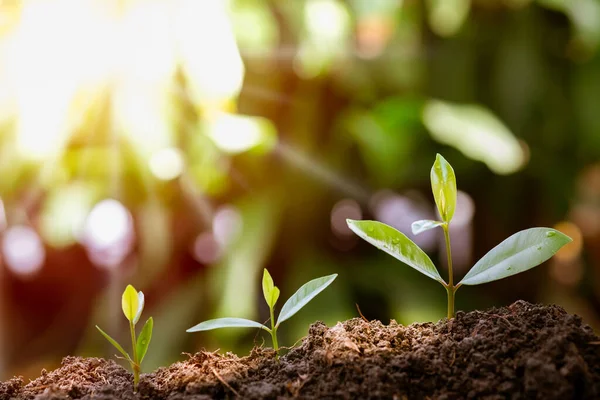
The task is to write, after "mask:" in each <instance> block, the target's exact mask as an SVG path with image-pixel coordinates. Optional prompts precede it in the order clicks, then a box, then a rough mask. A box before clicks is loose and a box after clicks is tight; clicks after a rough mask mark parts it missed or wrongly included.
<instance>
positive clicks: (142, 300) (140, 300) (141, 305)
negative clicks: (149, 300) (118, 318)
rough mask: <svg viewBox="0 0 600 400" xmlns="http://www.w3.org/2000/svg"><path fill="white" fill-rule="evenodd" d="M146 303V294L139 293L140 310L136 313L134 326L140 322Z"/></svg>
mask: <svg viewBox="0 0 600 400" xmlns="http://www.w3.org/2000/svg"><path fill="white" fill-rule="evenodd" d="M145 303H146V300H145V299H144V293H142V292H138V308H137V312H136V313H135V318H134V319H133V324H134V325H135V324H137V323H138V321H139V320H140V317H141V316H142V311H144V304H145Z"/></svg>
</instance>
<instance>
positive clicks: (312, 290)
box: [187, 269, 337, 352]
mask: <svg viewBox="0 0 600 400" xmlns="http://www.w3.org/2000/svg"><path fill="white" fill-rule="evenodd" d="M335 278H337V274H333V275H328V276H323V277H321V278H316V279H313V280H312V281H309V282H307V283H305V284H304V285H302V286H301V287H300V289H298V290H297V291H296V293H294V294H293V295H292V297H290V298H289V299H288V300H287V301H286V302H285V304H284V305H283V307H282V308H281V311H280V312H279V317H278V318H277V322H275V315H274V310H275V303H277V300H278V299H279V288H278V287H277V286H275V284H274V283H273V278H271V275H270V274H269V271H267V270H266V269H265V270H264V272H263V279H262V289H263V296H264V298H265V301H266V302H267V305H268V306H269V313H270V320H271V327H270V328H269V327H268V326H266V325H263V324H261V323H258V322H255V321H251V320H249V319H244V318H217V319H211V320H208V321H204V322H201V323H199V324H198V325H196V326H193V327H191V328H190V329H188V330H187V332H200V331H209V330H212V329H218V328H260V329H264V330H265V331H267V332H269V333H270V334H271V338H272V339H273V348H274V349H275V351H277V352H279V344H278V343H277V329H278V328H279V325H280V324H281V323H282V322H283V321H285V320H287V319H289V318H291V317H292V316H293V315H294V314H296V313H297V312H298V311H300V310H301V309H302V307H304V306H305V305H306V304H307V303H308V302H309V301H311V300H312V299H313V298H314V297H315V296H316V295H318V294H319V293H321V292H322V291H323V290H325V288H326V287H327V286H329V285H330V284H331V282H333V281H334V280H335Z"/></svg>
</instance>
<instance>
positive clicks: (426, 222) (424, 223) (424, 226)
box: [411, 219, 444, 235]
mask: <svg viewBox="0 0 600 400" xmlns="http://www.w3.org/2000/svg"><path fill="white" fill-rule="evenodd" d="M442 225H444V223H443V222H442V221H432V220H430V219H422V220H420V221H415V222H413V223H412V225H411V229H412V233H413V235H418V234H419V233H422V232H425V231H428V230H430V229H433V228H436V227H438V226H442Z"/></svg>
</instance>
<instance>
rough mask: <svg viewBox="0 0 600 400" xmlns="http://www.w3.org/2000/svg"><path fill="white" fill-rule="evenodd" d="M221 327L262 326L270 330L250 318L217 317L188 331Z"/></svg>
mask: <svg viewBox="0 0 600 400" xmlns="http://www.w3.org/2000/svg"><path fill="white" fill-rule="evenodd" d="M219 328H261V329H264V330H266V331H268V330H269V329H268V328H267V327H266V326H264V325H262V324H260V323H258V322H254V321H251V320H249V319H244V318H217V319H210V320H208V321H204V322H201V323H199V324H198V325H195V326H193V327H191V328H190V329H188V330H187V331H186V332H200V331H210V330H212V329H219Z"/></svg>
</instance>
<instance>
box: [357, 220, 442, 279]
mask: <svg viewBox="0 0 600 400" xmlns="http://www.w3.org/2000/svg"><path fill="white" fill-rule="evenodd" d="M347 222H348V226H349V227H350V229H352V231H353V232H354V233H356V234H357V235H358V236H360V237H361V238H363V239H364V240H366V241H367V242H369V243H371V244H372V245H373V246H375V247H377V248H378V249H381V250H383V251H385V252H386V253H388V254H389V255H391V256H393V257H395V258H397V259H398V260H400V261H402V262H403V263H405V264H407V265H408V266H409V267H412V268H414V269H416V270H417V271H419V272H421V273H422V274H424V275H427V276H428V277H430V278H431V279H435V280H436V281H438V282H440V283H441V284H443V285H445V284H446V282H444V280H443V279H442V277H441V276H440V273H439V272H438V271H437V269H436V268H435V265H433V262H432V261H431V259H430V258H429V256H428V255H427V254H425V252H424V251H423V250H421V248H419V246H417V245H416V244H415V243H414V242H413V241H412V240H410V239H409V238H407V237H406V235H404V234H403V233H401V232H399V231H398V230H396V229H394V228H392V227H391V226H388V225H386V224H383V223H381V222H378V221H354V220H351V219H349V220H347Z"/></svg>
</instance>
